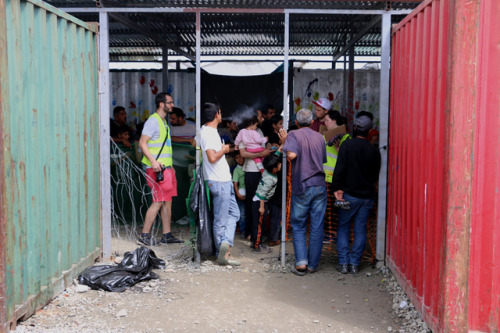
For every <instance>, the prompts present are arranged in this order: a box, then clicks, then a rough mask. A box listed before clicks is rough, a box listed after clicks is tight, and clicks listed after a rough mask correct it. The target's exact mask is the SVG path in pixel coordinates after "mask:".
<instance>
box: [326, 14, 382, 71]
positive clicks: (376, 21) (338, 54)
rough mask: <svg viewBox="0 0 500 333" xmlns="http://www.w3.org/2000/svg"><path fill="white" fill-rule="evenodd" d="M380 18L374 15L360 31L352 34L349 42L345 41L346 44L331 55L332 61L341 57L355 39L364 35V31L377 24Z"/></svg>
mask: <svg viewBox="0 0 500 333" xmlns="http://www.w3.org/2000/svg"><path fill="white" fill-rule="evenodd" d="M381 19H382V16H381V15H377V16H375V17H374V18H373V19H372V20H371V21H370V22H369V23H368V24H367V25H366V26H365V27H364V28H363V29H361V30H360V32H359V33H358V34H357V35H356V36H354V38H352V39H351V40H350V41H349V43H347V45H346V46H344V48H343V49H342V50H340V52H339V53H337V54H336V55H335V56H334V57H333V62H335V61H337V60H338V59H339V58H340V57H342V56H343V55H344V53H346V52H347V50H349V48H350V47H351V46H353V45H354V44H355V43H356V42H357V41H359V40H360V39H361V38H362V37H363V36H364V35H366V33H367V32H368V31H369V30H370V29H371V28H373V27H374V26H375V25H376V24H378V23H379V22H380V20H381Z"/></svg>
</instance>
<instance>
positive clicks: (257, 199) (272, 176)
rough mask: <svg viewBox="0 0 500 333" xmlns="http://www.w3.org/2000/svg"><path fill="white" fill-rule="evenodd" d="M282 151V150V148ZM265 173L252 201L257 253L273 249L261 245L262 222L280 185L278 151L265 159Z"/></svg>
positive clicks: (253, 245)
mask: <svg viewBox="0 0 500 333" xmlns="http://www.w3.org/2000/svg"><path fill="white" fill-rule="evenodd" d="M280 149H281V148H280ZM263 163H264V167H265V171H264V173H263V174H262V178H261V179H260V181H259V185H258V187H257V191H256V192H255V196H254V197H253V199H252V201H253V202H252V218H253V230H252V248H253V251H254V252H257V253H269V252H271V249H270V248H268V247H267V246H266V245H264V244H261V236H262V221H263V219H264V213H265V212H266V202H267V201H268V200H269V199H270V198H271V197H272V196H273V194H274V192H275V191H276V185H277V184H278V176H277V173H278V172H279V171H280V170H281V152H280V151H277V152H276V153H274V154H271V155H269V156H266V158H264V162H263Z"/></svg>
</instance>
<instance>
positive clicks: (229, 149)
mask: <svg viewBox="0 0 500 333" xmlns="http://www.w3.org/2000/svg"><path fill="white" fill-rule="evenodd" d="M222 151H223V152H224V154H227V153H229V152H230V151H231V147H230V146H229V145H222Z"/></svg>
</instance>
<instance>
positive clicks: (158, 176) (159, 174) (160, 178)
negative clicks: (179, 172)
mask: <svg viewBox="0 0 500 333" xmlns="http://www.w3.org/2000/svg"><path fill="white" fill-rule="evenodd" d="M165 169H166V167H165V166H164V165H162V166H161V171H158V172H157V173H156V182H157V183H159V182H162V181H163V180H164V177H163V170H165Z"/></svg>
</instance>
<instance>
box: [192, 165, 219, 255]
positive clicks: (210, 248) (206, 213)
mask: <svg viewBox="0 0 500 333" xmlns="http://www.w3.org/2000/svg"><path fill="white" fill-rule="evenodd" d="M208 193H209V192H208V189H207V187H206V186H205V177H204V176H203V171H202V169H201V166H199V167H198V168H197V170H196V179H195V184H194V188H193V192H192V193H191V198H190V201H189V205H190V207H191V209H192V210H193V212H195V213H196V215H197V219H196V229H197V230H196V231H197V233H196V234H197V237H196V245H197V248H198V252H199V253H200V254H208V255H211V254H213V253H214V252H215V251H214V250H215V244H214V239H213V227H212V224H213V221H212V216H211V212H210V197H209V194H208Z"/></svg>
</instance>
